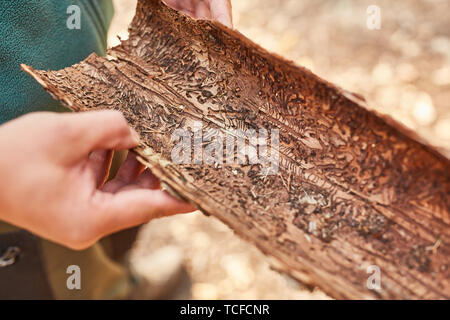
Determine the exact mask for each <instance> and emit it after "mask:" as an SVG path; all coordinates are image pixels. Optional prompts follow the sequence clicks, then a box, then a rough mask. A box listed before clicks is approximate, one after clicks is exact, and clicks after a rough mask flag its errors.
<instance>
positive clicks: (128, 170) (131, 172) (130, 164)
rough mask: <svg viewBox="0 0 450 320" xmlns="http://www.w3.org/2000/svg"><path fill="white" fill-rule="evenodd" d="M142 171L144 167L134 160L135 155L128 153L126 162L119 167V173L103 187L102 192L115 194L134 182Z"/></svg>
mask: <svg viewBox="0 0 450 320" xmlns="http://www.w3.org/2000/svg"><path fill="white" fill-rule="evenodd" d="M144 170H145V166H144V165H143V164H141V163H140V162H139V161H138V160H137V159H136V155H135V154H134V153H132V152H129V153H128V155H127V158H126V160H125V161H124V163H122V165H121V166H120V168H119V171H117V174H116V176H115V177H114V179H112V180H111V181H110V182H108V183H107V184H106V185H105V186H104V187H103V191H105V192H111V193H115V192H117V191H118V190H119V189H121V188H123V187H125V186H126V185H129V184H131V183H133V182H135V181H136V180H137V178H138V176H139V175H140V174H141V173H142V171H144Z"/></svg>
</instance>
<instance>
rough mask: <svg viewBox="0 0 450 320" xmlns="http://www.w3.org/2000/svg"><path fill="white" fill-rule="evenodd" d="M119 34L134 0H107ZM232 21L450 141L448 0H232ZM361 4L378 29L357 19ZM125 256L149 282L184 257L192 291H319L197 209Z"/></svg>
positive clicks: (194, 294)
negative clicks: (371, 10) (375, 16)
mask: <svg viewBox="0 0 450 320" xmlns="http://www.w3.org/2000/svg"><path fill="white" fill-rule="evenodd" d="M113 1H114V4H115V7H116V16H115V18H114V20H113V24H112V26H111V30H110V36H109V43H110V46H113V45H117V44H118V43H119V41H118V39H117V37H116V35H119V36H120V37H121V38H126V36H127V26H128V24H129V23H130V22H131V19H132V17H133V16H134V9H135V3H136V0H113ZM232 4H233V20H234V26H235V28H236V29H237V30H239V31H240V32H241V33H243V34H244V35H246V36H247V37H248V38H250V39H251V40H253V41H254V42H256V43H258V44H260V45H261V46H263V47H264V48H266V49H267V50H269V51H271V52H275V53H278V54H279V55H281V56H283V57H285V58H287V59H290V60H293V61H294V62H296V63H297V64H299V65H302V66H305V67H307V68H309V69H311V70H312V71H313V72H314V73H316V74H317V75H319V76H320V77H322V78H324V79H326V80H328V81H330V82H333V83H335V84H337V85H338V86H340V87H342V88H344V89H347V90H349V91H352V92H356V93H359V94H361V95H363V96H364V97H365V98H366V100H367V102H368V105H369V106H370V107H371V108H374V109H376V110H378V111H380V112H382V113H386V114H390V115H391V116H392V117H394V118H395V119H396V120H398V121H400V122H402V123H404V124H405V125H406V126H408V127H409V128H411V129H413V130H415V131H416V132H418V133H419V134H420V135H421V136H422V137H424V138H425V139H426V140H428V141H429V142H431V143H432V144H434V145H437V146H440V147H443V148H446V149H450V19H448V12H450V0H421V1H417V0H403V1H389V0H358V1H356V0H232ZM369 5H378V6H379V7H380V8H381V29H380V30H369V29H368V28H367V26H366V20H367V17H368V15H367V13H366V9H367V8H368V6H369ZM131 259H132V264H133V266H134V267H135V268H136V269H137V270H139V271H140V272H141V273H144V274H147V276H148V278H149V279H150V280H152V281H154V282H155V283H156V282H158V281H163V279H164V277H168V276H170V275H171V274H172V273H173V272H174V270H176V269H177V268H179V266H180V265H183V266H184V267H185V268H186V270H187V272H188V274H189V276H190V279H191V282H192V287H191V289H190V296H191V298H193V299H322V298H327V296H326V295H325V294H323V293H322V292H321V291H319V290H314V291H313V292H310V291H308V290H307V289H306V288H304V287H302V286H301V285H299V284H297V283H296V282H295V281H293V280H290V279H289V278H287V277H285V276H282V275H280V274H279V273H277V272H274V271H272V270H271V269H270V268H269V265H268V263H267V261H266V259H265V258H264V256H263V255H262V254H261V253H260V252H259V251H258V250H257V249H255V248H254V247H253V246H250V245H249V244H247V243H246V242H244V241H242V240H240V239H239V238H237V237H236V236H234V234H233V232H232V231H231V230H229V229H228V228H227V227H226V226H224V225H223V224H222V223H221V222H219V221H217V220H216V219H214V218H212V217H210V218H207V217H204V216H203V215H202V214H201V213H194V214H190V215H183V216H176V217H171V218H164V219H160V220H156V221H152V222H151V223H149V224H148V225H146V226H145V227H143V228H142V230H141V233H140V236H139V239H138V242H137V243H136V245H135V247H134V248H133V250H132V255H131Z"/></svg>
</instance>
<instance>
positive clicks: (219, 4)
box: [208, 0, 233, 28]
mask: <svg viewBox="0 0 450 320" xmlns="http://www.w3.org/2000/svg"><path fill="white" fill-rule="evenodd" d="M208 1H209V8H210V11H211V18H212V19H214V20H217V21H219V22H220V23H222V24H223V25H225V26H227V27H228V28H233V20H232V14H231V2H230V0H208Z"/></svg>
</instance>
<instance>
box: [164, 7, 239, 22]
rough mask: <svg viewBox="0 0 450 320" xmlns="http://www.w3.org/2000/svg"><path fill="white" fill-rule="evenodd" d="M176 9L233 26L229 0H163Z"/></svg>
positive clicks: (195, 16)
mask: <svg viewBox="0 0 450 320" xmlns="http://www.w3.org/2000/svg"><path fill="white" fill-rule="evenodd" d="M165 2H166V3H167V4H168V5H169V6H170V7H172V8H174V9H176V10H180V11H183V12H184V13H186V14H188V15H190V16H192V17H194V18H198V19H213V20H217V21H219V22H220V23H222V24H223V25H225V26H227V27H229V28H233V22H232V14H231V2H230V0H165Z"/></svg>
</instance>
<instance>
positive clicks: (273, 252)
mask: <svg viewBox="0 0 450 320" xmlns="http://www.w3.org/2000/svg"><path fill="white" fill-rule="evenodd" d="M23 68H24V70H25V71H26V72H28V73H29V74H30V75H32V76H33V77H34V78H35V79H36V80H37V81H39V83H40V84H42V86H43V87H44V88H45V89H46V90H47V91H48V92H49V93H50V94H52V95H53V96H54V97H55V98H56V99H59V100H61V101H62V102H63V103H64V104H65V105H66V106H67V107H69V108H70V109H72V110H75V111H86V110H92V109H117V110H120V111H122V112H123V113H124V115H125V117H126V118H127V119H128V121H129V123H130V125H131V126H133V127H134V128H135V129H136V130H137V132H139V133H140V135H141V139H142V143H141V145H140V146H139V147H138V148H137V149H136V152H137V153H138V154H139V155H140V160H141V161H142V162H143V163H145V164H147V165H148V166H149V167H151V168H152V170H153V172H154V173H155V174H156V175H157V176H158V177H160V178H161V179H162V180H163V181H164V183H165V184H167V185H168V186H170V188H171V189H173V191H174V192H176V193H177V194H179V195H180V196H182V197H183V198H185V199H187V200H188V201H190V202H192V203H193V204H195V205H196V206H197V207H198V208H200V209H201V210H202V211H203V212H205V213H207V214H210V215H213V216H215V217H217V218H219V219H220V220H222V221H223V222H224V223H226V224H227V225H228V226H229V227H230V228H232V229H233V230H234V231H235V233H236V234H238V235H239V236H241V237H243V238H244V239H246V240H248V241H250V242H251V243H253V244H255V245H256V246H257V247H258V248H259V249H261V250H262V251H263V252H264V253H265V254H266V255H268V256H269V257H271V258H272V259H271V262H272V263H273V265H274V267H275V268H276V269H278V270H280V271H283V272H285V273H288V274H289V275H291V276H292V277H294V278H296V279H298V280H300V281H301V282H303V283H305V284H307V285H309V286H318V287H320V288H321V289H323V290H324V291H325V292H327V293H328V294H329V295H331V296H333V297H335V298H360V299H361V298H362V299H364V298H384V299H389V298H397V299H398V298H447V299H448V298H450V280H449V279H450V270H449V267H450V265H449V262H450V261H449V240H450V228H449V226H450V216H449V213H450V161H449V160H448V159H447V158H446V157H444V156H443V155H441V154H440V153H439V152H438V151H435V150H434V149H432V148H431V147H429V146H427V145H425V144H423V143H421V142H419V141H417V138H414V137H413V136H412V135H411V134H410V133H408V132H406V131H405V130H404V129H402V128H401V127H400V125H398V124H396V123H395V122H393V121H391V120H389V119H388V118H386V117H384V118H383V117H380V116H378V115H376V114H375V113H373V112H371V111H369V110H368V109H366V108H365V107H364V101H363V100H362V99H361V98H359V97H358V96H356V95H353V94H350V93H348V92H346V91H344V90H341V89H339V88H337V87H335V86H334V85H332V84H330V83H328V82H326V81H324V80H322V79H320V78H318V77H317V76H315V75H314V74H312V73H311V72H310V71H308V70H306V69H304V68H301V67H298V66H295V65H294V64H292V63H290V62H287V61H285V60H283V59H282V58H280V57H277V56H275V55H273V54H270V53H268V52H266V51H265V50H264V49H262V48H260V47H258V46H257V45H255V44H254V43H252V42H251V41H250V40H248V39H246V38H245V37H244V36H242V35H241V34H239V33H238V32H236V31H233V30H230V29H227V28H226V27H223V26H221V25H220V24H218V23H215V22H210V21H199V20H193V19H191V18H189V17H187V16H185V15H182V14H179V13H178V12H176V11H174V10H172V9H170V8H167V7H166V6H165V5H164V4H162V3H161V2H160V1H159V0H147V1H144V0H141V1H139V4H138V8H137V12H136V16H135V18H134V20H133V23H132V25H131V27H130V37H129V39H128V40H125V41H123V42H122V44H121V45H120V46H118V47H115V48H112V49H110V50H109V52H108V58H102V57H98V56H96V55H95V54H93V55H91V56H90V57H89V58H87V59H86V60H85V61H83V62H82V63H80V64H77V65H74V66H72V67H70V68H67V69H64V70H60V71H38V70H34V69H33V68H31V67H28V66H23ZM200 121H201V123H202V124H203V132H204V134H205V132H207V131H208V129H212V130H213V131H208V132H215V133H216V134H217V133H221V134H223V135H226V134H227V133H228V134H231V133H233V129H252V128H253V129H258V128H264V129H267V130H270V129H278V130H279V142H280V148H279V171H278V173H277V174H267V173H264V171H263V170H262V166H261V165H259V164H226V163H225V164H221V165H207V164H205V163H204V162H203V163H201V164H174V163H173V161H172V157H171V152H172V150H173V148H174V147H175V146H176V144H177V141H174V140H173V139H172V134H173V133H174V131H175V130H176V129H180V128H184V129H188V130H189V131H190V132H194V131H195V129H194V128H195V125H196V123H198V122H200ZM214 130H215V131H214ZM205 146H208V143H207V142H206V143H205ZM194 154H197V155H198V153H195V150H194ZM200 154H201V153H200ZM370 265H376V266H378V267H379V268H380V270H381V289H379V290H373V289H369V288H368V287H367V279H368V277H369V276H370V275H371V274H368V273H367V267H368V266H370Z"/></svg>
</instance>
